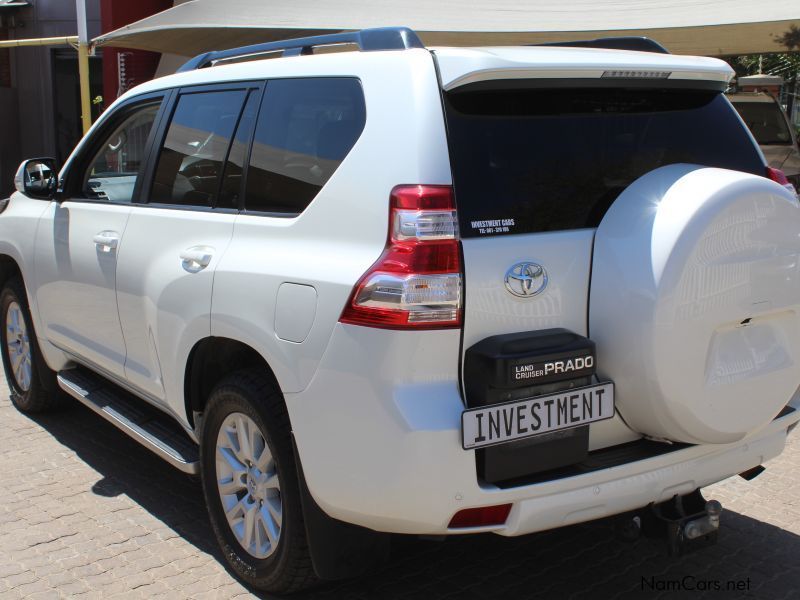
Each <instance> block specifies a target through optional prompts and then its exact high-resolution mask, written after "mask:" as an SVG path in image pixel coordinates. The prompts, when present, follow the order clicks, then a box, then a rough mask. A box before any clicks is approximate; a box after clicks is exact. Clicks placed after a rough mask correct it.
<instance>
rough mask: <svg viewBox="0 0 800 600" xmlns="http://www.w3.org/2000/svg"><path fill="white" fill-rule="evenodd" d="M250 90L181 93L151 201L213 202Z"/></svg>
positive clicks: (194, 204)
mask: <svg viewBox="0 0 800 600" xmlns="http://www.w3.org/2000/svg"><path fill="white" fill-rule="evenodd" d="M246 96H247V90H223V91H212V92H193V93H184V94H181V95H180V96H179V97H178V102H177V105H176V106H175V110H174V112H173V116H172V120H171V122H170V124H169V129H168V130H167V135H166V138H165V140H164V144H163V147H162V148H161V153H160V154H159V157H158V163H157V165H156V170H155V174H154V176H153V187H152V191H151V194H150V202H151V203H157V204H168V205H178V206H200V207H211V206H213V204H214V201H215V199H216V195H217V190H218V188H219V183H220V177H221V176H222V167H223V164H224V163H225V157H226V156H227V153H228V147H229V146H230V143H231V137H232V136H233V132H234V130H235V128H236V125H237V123H238V120H239V115H240V113H241V111H242V105H243V104H244V100H245V98H246Z"/></svg>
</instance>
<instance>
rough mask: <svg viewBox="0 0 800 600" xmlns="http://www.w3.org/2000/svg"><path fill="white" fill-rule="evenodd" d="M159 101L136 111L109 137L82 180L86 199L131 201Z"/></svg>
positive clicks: (104, 141)
mask: <svg viewBox="0 0 800 600" xmlns="http://www.w3.org/2000/svg"><path fill="white" fill-rule="evenodd" d="M159 106H160V102H156V103H154V104H148V105H146V106H142V107H139V108H137V109H134V111H133V112H132V113H129V114H128V116H127V117H126V118H124V119H123V121H122V123H120V124H119V125H118V126H117V127H116V128H115V129H114V131H113V132H112V133H111V135H109V136H107V137H106V138H105V139H104V140H103V142H102V144H101V145H100V149H99V150H98V151H97V154H95V155H94V157H93V158H92V161H91V163H90V164H89V168H88V170H87V171H86V174H85V175H84V178H83V185H82V188H81V189H82V192H83V196H84V197H86V198H91V199H93V200H108V201H110V202H130V201H131V200H132V199H133V188H134V186H135V185H136V180H137V179H138V178H139V175H140V172H141V169H142V166H143V165H142V163H143V161H144V153H145V149H146V147H147V137H148V136H149V135H150V130H151V129H152V128H153V122H154V121H155V119H156V114H157V113H158V108H159Z"/></svg>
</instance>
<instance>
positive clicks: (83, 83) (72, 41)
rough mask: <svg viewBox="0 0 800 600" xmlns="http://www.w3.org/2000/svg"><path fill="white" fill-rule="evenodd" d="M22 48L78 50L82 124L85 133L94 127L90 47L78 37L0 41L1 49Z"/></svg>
mask: <svg viewBox="0 0 800 600" xmlns="http://www.w3.org/2000/svg"><path fill="white" fill-rule="evenodd" d="M22 46H72V47H73V48H77V50H78V76H79V80H80V87H81V122H82V123H83V133H86V132H87V131H89V127H91V126H92V103H91V98H90V93H89V45H88V44H85V43H81V42H80V41H79V40H78V36H77V35H69V36H65V37H50V38H31V39H25V40H0V48H19V47H22Z"/></svg>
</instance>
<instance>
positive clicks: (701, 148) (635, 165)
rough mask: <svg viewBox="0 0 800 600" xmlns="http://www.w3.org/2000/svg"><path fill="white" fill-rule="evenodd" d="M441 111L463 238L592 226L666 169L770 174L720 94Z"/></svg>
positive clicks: (531, 100) (574, 98) (622, 94)
mask: <svg viewBox="0 0 800 600" xmlns="http://www.w3.org/2000/svg"><path fill="white" fill-rule="evenodd" d="M445 110H446V117H447V126H448V137H449V146H450V156H451V163H452V169H453V181H454V185H455V193H456V202H457V204H458V214H459V219H460V228H461V235H462V237H477V236H481V235H497V234H503V235H506V234H513V233H531V232H540V231H557V230H566V229H581V228H587V227H596V226H597V225H598V224H599V223H600V220H601V219H602V218H603V215H604V214H605V212H606V211H607V210H608V208H609V206H611V204H612V202H614V200H615V199H616V198H617V196H619V194H620V193H622V191H623V190H624V189H625V188H626V187H628V186H629V185H630V184H631V183H632V182H633V181H635V180H636V179H638V178H639V177H641V176H642V175H644V174H646V173H648V172H650V171H652V170H653V169H657V168H658V167H661V166H664V165H669V164H674V163H692V164H699V165H705V166H711V167H721V168H726V169H735V170H739V171H746V172H750V173H754V174H758V175H763V172H764V166H763V164H762V161H761V157H760V155H759V154H758V151H757V149H756V147H755V146H754V144H753V143H752V141H751V140H750V137H749V136H748V135H747V132H746V130H745V129H744V128H743V127H742V125H741V123H740V121H739V119H738V117H737V116H736V113H735V111H734V110H733V109H732V108H731V106H730V104H729V103H728V102H727V101H726V99H725V98H724V97H723V96H722V95H721V94H720V93H717V92H706V91H688V90H647V89H610V88H601V89H517V90H498V91H479V92H460V93H459V92H457V91H456V92H450V93H447V94H445Z"/></svg>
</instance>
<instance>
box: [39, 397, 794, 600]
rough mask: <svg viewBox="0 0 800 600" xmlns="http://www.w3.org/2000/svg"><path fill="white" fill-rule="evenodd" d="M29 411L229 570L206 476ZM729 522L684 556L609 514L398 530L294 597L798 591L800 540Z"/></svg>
mask: <svg viewBox="0 0 800 600" xmlns="http://www.w3.org/2000/svg"><path fill="white" fill-rule="evenodd" d="M31 418H32V419H33V420H34V421H35V422H37V423H38V424H39V425H41V426H42V427H43V428H45V429H46V430H47V431H48V432H49V433H50V434H51V435H53V436H54V437H55V438H56V439H57V440H58V441H59V442H60V443H61V444H63V445H64V446H66V447H68V448H70V449H71V450H73V451H74V452H75V453H76V454H77V455H78V457H80V459H81V460H83V461H84V462H85V463H86V464H87V465H89V466H90V467H91V468H92V469H94V470H96V471H97V472H98V473H100V474H101V476H102V478H101V479H100V480H99V481H98V482H96V483H95V484H94V486H93V487H92V491H93V492H94V493H96V494H98V495H100V496H118V495H120V494H125V495H126V496H128V497H129V498H130V499H131V500H133V501H134V502H135V503H137V504H138V505H139V506H141V507H142V508H143V509H144V510H146V511H148V512H149V513H150V514H151V515H153V516H154V517H156V518H157V519H159V520H160V521H162V522H163V523H164V524H165V525H166V526H168V527H169V528H171V529H172V530H173V531H175V532H176V533H177V534H178V535H180V536H181V537H183V538H184V539H185V540H186V541H188V542H189V543H191V544H192V545H194V546H195V547H196V548H197V550H198V551H199V552H202V553H205V554H208V555H211V556H214V557H215V558H216V560H217V561H219V562H220V564H223V566H225V565H224V563H225V561H224V559H223V557H222V556H221V554H220V552H219V550H218V549H217V546H216V541H215V540H214V537H213V533H212V531H211V527H210V525H209V523H208V518H207V515H206V511H205V506H204V503H203V498H202V491H201V489H200V484H199V481H198V480H196V479H193V478H191V477H189V476H186V475H184V474H182V473H180V472H178V471H177V470H175V469H174V468H172V467H170V466H169V465H167V464H166V463H164V462H163V461H162V460H161V459H159V458H157V457H156V456H155V455H153V454H151V453H150V452H149V451H148V450H146V449H145V448H143V447H141V446H139V445H138V444H137V443H136V442H134V441H133V440H131V439H129V438H128V437H127V436H125V435H124V434H122V433H121V432H119V431H118V430H117V429H115V428H114V427H113V426H112V425H110V424H109V423H107V422H105V421H104V420H103V419H101V418H100V417H99V416H97V415H95V414H94V413H92V412H91V411H90V410H88V409H87V408H85V407H83V406H81V405H78V404H77V403H76V404H75V405H74V406H69V407H67V408H66V409H65V410H63V411H60V412H58V413H54V414H47V415H35V416H31ZM722 522H723V524H722V531H721V534H720V540H719V542H718V543H717V544H716V545H714V546H711V547H708V548H705V549H703V550H700V551H698V552H695V553H692V554H689V555H686V556H682V557H670V556H668V555H667V553H666V550H665V549H664V546H663V544H662V542H660V541H659V540H650V539H644V538H643V539H640V540H638V541H636V542H632V543H626V542H622V541H619V540H618V539H617V538H615V536H614V522H613V520H611V519H607V520H603V521H598V522H594V523H587V524H581V525H574V526H570V527H567V528H563V529H559V530H554V531H549V532H544V533H538V534H534V535H529V536H524V537H519V538H504V537H501V536H497V535H492V534H482V535H470V536H457V537H451V538H448V539H446V540H445V541H430V540H423V539H418V538H415V537H410V536H396V537H395V538H394V540H393V548H392V558H391V561H390V563H389V564H388V565H387V566H386V567H385V568H384V569H382V570H380V571H378V572H375V573H373V574H370V575H367V576H364V577H361V578H358V579H355V580H349V581H344V582H332V583H327V584H324V585H323V586H321V587H318V588H315V589H314V590H312V591H310V592H306V593H303V594H297V595H294V596H292V598H297V599H302V600H307V599H309V600H310V599H311V598H314V599H317V598H319V599H326V598H331V599H334V598H335V599H337V600H340V599H348V598H353V599H373V598H377V599H388V600H392V599H398V600H399V599H403V600H408V599H415V598H420V599H423V598H424V599H425V600H433V599H436V598H458V599H459V600H466V599H475V600H478V599H481V600H484V599H487V598H503V599H507V598H539V597H542V598H550V597H560V598H565V599H566V598H615V597H642V596H646V597H654V596H661V595H664V594H668V595H669V597H670V598H673V597H686V598H692V599H696V598H704V597H709V598H711V597H715V598H718V597H725V598H732V597H733V598H735V597H742V598H747V597H750V598H752V597H758V598H790V597H791V595H792V594H793V593H794V592H795V590H796V589H797V587H798V586H800V563H798V561H797V557H798V556H800V536H797V535H795V534H793V533H791V532H789V531H786V530H783V529H780V528H779V527H775V526H772V525H769V524H767V523H763V522H761V521H758V520H755V519H752V518H750V517H748V516H746V515H743V514H739V513H736V512H733V511H725V512H723V515H722ZM229 572H230V571H229ZM231 576H232V577H233V575H231ZM676 592H677V594H676ZM262 597H265V598H268V597H269V596H263V595H262Z"/></svg>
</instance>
